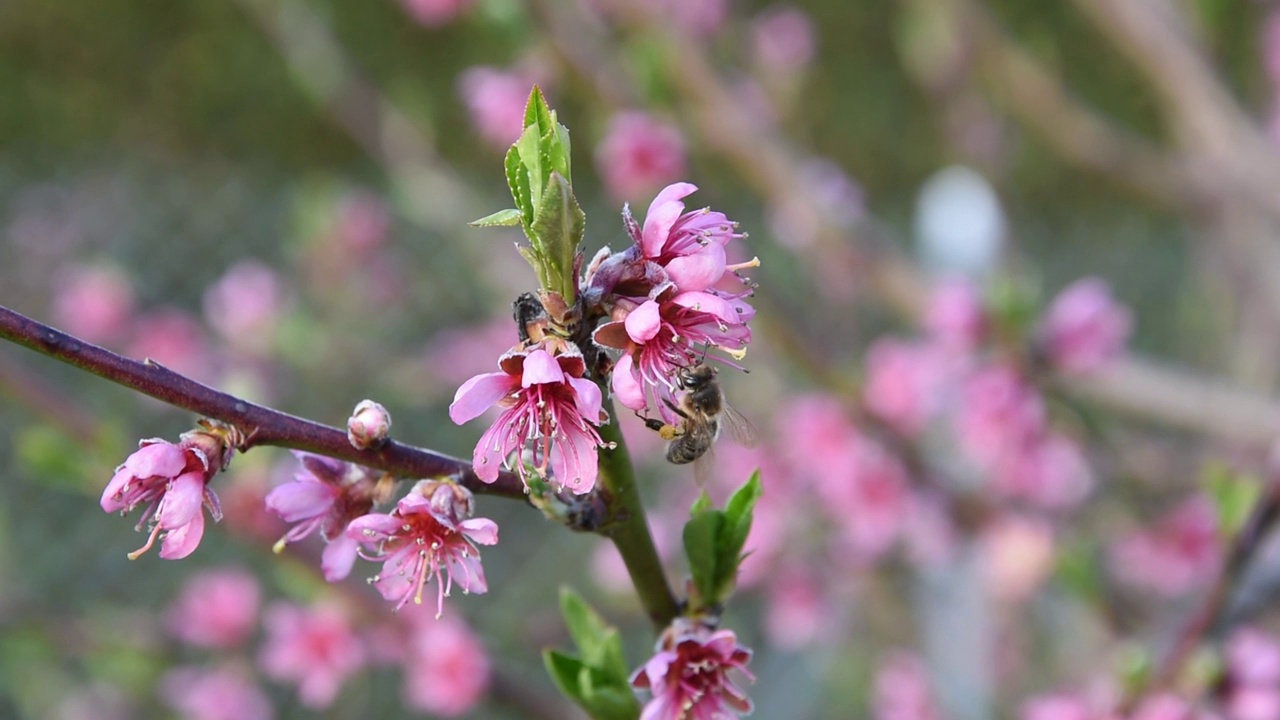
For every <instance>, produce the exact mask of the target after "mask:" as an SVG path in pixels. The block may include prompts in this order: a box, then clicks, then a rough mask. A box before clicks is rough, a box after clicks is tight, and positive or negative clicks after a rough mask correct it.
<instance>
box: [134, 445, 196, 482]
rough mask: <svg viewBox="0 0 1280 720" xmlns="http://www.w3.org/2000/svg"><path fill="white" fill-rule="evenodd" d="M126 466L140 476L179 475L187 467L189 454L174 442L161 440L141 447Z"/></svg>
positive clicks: (166, 476)
mask: <svg viewBox="0 0 1280 720" xmlns="http://www.w3.org/2000/svg"><path fill="white" fill-rule="evenodd" d="M124 466H125V467H127V468H128V469H129V470H130V471H132V472H133V474H134V475H136V476H137V477H139V478H144V479H145V478H151V477H163V478H171V477H177V476H178V475H179V474H180V473H181V472H182V471H183V470H185V469H186V467H187V454H186V453H185V452H184V451H183V450H182V448H180V447H178V446H177V445H174V444H173V443H170V442H164V441H160V442H156V443H151V444H148V445H144V446H143V447H141V448H139V449H138V451H137V452H135V453H134V454H132V455H130V456H129V457H128V458H126V459H125V461H124Z"/></svg>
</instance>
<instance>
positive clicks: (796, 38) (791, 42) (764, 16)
mask: <svg viewBox="0 0 1280 720" xmlns="http://www.w3.org/2000/svg"><path fill="white" fill-rule="evenodd" d="M751 45H752V50H753V54H754V55H755V60H756V63H758V64H759V65H760V66H761V67H764V68H766V69H768V70H771V71H773V72H778V73H786V74H789V73H794V72H798V71H800V70H803V69H804V68H805V67H806V66H808V65H809V64H810V63H811V62H813V56H814V53H815V52H816V49H815V47H814V45H815V41H814V31H813V22H812V21H811V20H810V19H809V15H808V13H806V12H805V11H803V10H801V9H800V8H798V7H794V6H790V5H778V6H774V7H771V8H769V9H767V10H765V11H764V12H762V13H760V14H759V15H757V16H756V18H755V20H754V21H753V22H752V27H751Z"/></svg>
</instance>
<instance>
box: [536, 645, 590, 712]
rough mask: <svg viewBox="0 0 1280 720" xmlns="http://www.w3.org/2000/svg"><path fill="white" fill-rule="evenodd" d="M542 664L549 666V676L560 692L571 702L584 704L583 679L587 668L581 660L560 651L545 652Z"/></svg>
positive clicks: (543, 652)
mask: <svg viewBox="0 0 1280 720" xmlns="http://www.w3.org/2000/svg"><path fill="white" fill-rule="evenodd" d="M542 662H543V664H545V665H546V666H547V674H548V675H550V676H551V681H552V682H554V683H555V684H556V687H558V688H560V692H561V693H562V694H564V696H565V697H567V698H569V699H570V700H573V701H574V702H576V703H578V704H582V701H583V695H582V689H581V685H582V680H581V678H582V674H583V673H584V672H585V671H586V670H587V666H586V665H585V664H583V662H582V661H581V660H579V659H577V658H575V657H570V656H569V655H565V654H564V653H562V652H560V651H559V650H543V651H542Z"/></svg>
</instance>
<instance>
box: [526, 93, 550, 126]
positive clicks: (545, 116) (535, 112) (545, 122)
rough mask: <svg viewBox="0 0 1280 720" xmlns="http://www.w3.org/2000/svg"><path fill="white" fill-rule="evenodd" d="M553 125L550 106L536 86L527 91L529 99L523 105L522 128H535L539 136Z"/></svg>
mask: <svg viewBox="0 0 1280 720" xmlns="http://www.w3.org/2000/svg"><path fill="white" fill-rule="evenodd" d="M554 123H555V120H554V118H553V117H552V114H551V106H550V105H548V104H547V98H546V97H545V96H544V95H543V94H542V88H540V87H538V86H537V85H534V86H533V89H531V90H530V91H529V99H528V101H526V102H525V104H524V127H530V126H533V127H537V128H538V130H539V134H541V133H543V132H546V131H547V130H548V129H550V128H551V126H552V125H553V124H554Z"/></svg>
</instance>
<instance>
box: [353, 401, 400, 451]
mask: <svg viewBox="0 0 1280 720" xmlns="http://www.w3.org/2000/svg"><path fill="white" fill-rule="evenodd" d="M390 432H391V413H389V412H387V409H386V408H384V407H382V405H379V404H378V403H376V402H374V401H372V400H361V401H360V404H359V405H356V409H355V411H354V412H352V413H351V417H350V418H348V419H347V440H349V441H350V442H351V446H352V447H354V448H356V449H357V450H368V449H369V448H373V447H377V446H379V445H381V444H382V443H384V442H386V441H387V434H388V433H390Z"/></svg>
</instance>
